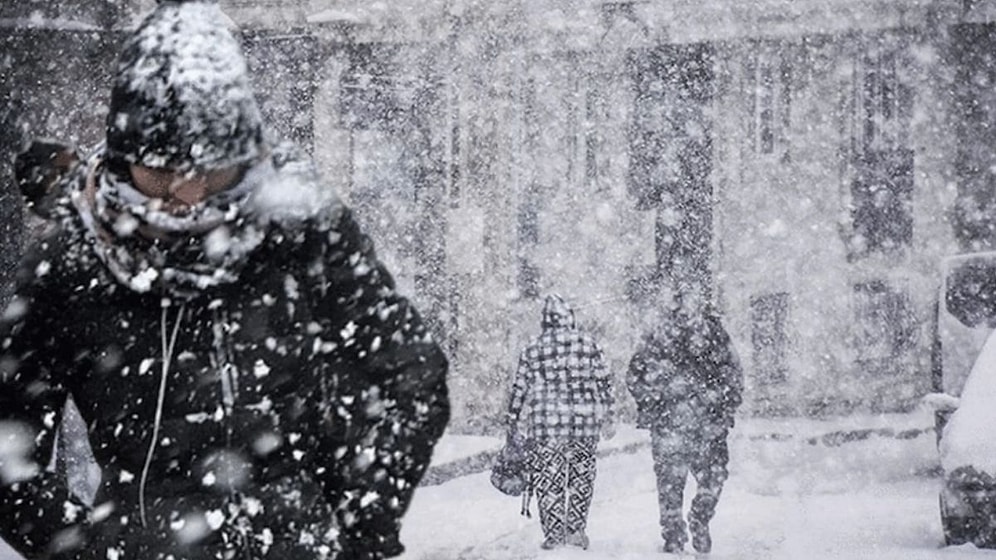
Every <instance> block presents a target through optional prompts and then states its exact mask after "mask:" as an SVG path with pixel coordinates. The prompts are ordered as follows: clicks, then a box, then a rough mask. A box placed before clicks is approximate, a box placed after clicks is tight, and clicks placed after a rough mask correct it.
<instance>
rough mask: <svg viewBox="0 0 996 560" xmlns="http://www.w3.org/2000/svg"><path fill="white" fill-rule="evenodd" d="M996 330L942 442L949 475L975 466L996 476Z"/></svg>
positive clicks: (942, 457)
mask: <svg viewBox="0 0 996 560" xmlns="http://www.w3.org/2000/svg"><path fill="white" fill-rule="evenodd" d="M993 426H996V331H993V333H991V334H990V335H989V338H988V339H986V343H985V345H984V346H983V347H982V351H981V352H979V356H978V357H977V358H976V359H975V365H973V366H972V371H971V372H970V373H969V374H968V379H966V381H965V387H964V388H963V389H962V392H961V400H960V403H959V406H958V409H957V410H956V411H955V412H954V414H952V415H951V418H950V419H949V420H948V423H947V425H946V426H945V427H944V434H943V437H942V438H941V443H940V454H941V465H942V466H943V467H944V470H945V472H952V471H954V470H955V469H957V468H958V467H964V466H972V467H975V469H976V470H978V471H981V472H985V473H987V474H989V475H990V476H996V435H994V434H993V431H992V427H993Z"/></svg>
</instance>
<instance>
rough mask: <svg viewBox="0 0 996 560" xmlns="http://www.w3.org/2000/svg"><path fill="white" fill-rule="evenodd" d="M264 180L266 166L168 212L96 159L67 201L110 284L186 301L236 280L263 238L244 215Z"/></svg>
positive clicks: (248, 214)
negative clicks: (188, 205)
mask: <svg viewBox="0 0 996 560" xmlns="http://www.w3.org/2000/svg"><path fill="white" fill-rule="evenodd" d="M272 174H273V167H272V165H271V164H270V163H269V160H266V161H265V162H264V163H260V164H257V165H256V166H254V167H252V168H250V169H249V170H248V171H247V172H246V173H245V175H244V176H243V178H242V179H241V181H240V182H239V183H238V184H237V185H235V186H234V187H232V188H230V189H228V190H226V191H224V192H221V193H218V194H216V195H213V196H211V197H209V198H208V199H206V200H205V201H203V202H201V203H199V204H197V205H195V206H193V207H192V208H190V209H189V210H186V211H184V212H182V213H172V212H167V211H163V210H161V209H159V208H158V207H157V204H156V202H157V201H156V200H153V199H150V198H149V197H147V196H145V195H143V194H142V193H140V192H139V191H138V190H136V189H135V188H134V187H132V186H131V185H130V184H129V183H128V181H127V180H126V179H125V178H123V177H120V176H118V175H117V174H115V173H114V172H112V171H111V170H110V169H108V168H107V166H106V165H104V162H103V160H102V154H98V155H96V156H95V157H94V158H93V159H92V160H91V163H90V166H89V169H88V173H87V176H86V183H85V186H84V188H83V190H81V191H76V192H74V193H73V194H72V202H73V204H74V206H75V207H76V209H77V210H78V212H79V215H80V217H81V218H82V220H83V224H84V226H85V227H86V230H87V233H88V234H89V236H90V237H91V238H92V240H93V243H94V247H95V248H96V252H97V255H98V256H99V257H100V259H101V260H102V261H103V262H104V264H105V265H106V266H107V268H108V270H109V271H110V272H111V274H112V275H113V276H114V278H115V279H117V281H118V282H120V283H121V284H123V285H125V286H127V287H128V288H129V289H131V290H134V291H136V292H140V293H145V292H151V291H153V290H157V291H162V292H163V293H165V294H166V295H169V296H173V297H178V298H182V299H190V298H192V297H194V296H196V295H197V294H198V293H200V292H202V291H203V290H204V289H206V288H210V287H212V286H217V285H220V284H226V283H232V282H235V281H236V280H237V279H238V277H239V273H240V271H241V269H242V267H243V266H244V264H245V262H246V260H247V259H248V256H249V254H250V253H251V252H252V250H253V249H255V248H256V247H258V246H259V244H260V243H261V242H262V240H263V236H264V233H263V230H262V228H261V226H260V225H259V224H258V223H257V222H256V220H255V219H254V217H253V216H252V212H250V211H249V207H250V206H251V204H250V200H251V197H252V195H253V193H254V192H256V190H257V189H258V188H259V186H260V185H261V184H262V183H263V182H264V181H266V180H267V179H268V178H269V177H271V176H272Z"/></svg>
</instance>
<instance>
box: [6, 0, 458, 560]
mask: <svg viewBox="0 0 996 560" xmlns="http://www.w3.org/2000/svg"><path fill="white" fill-rule="evenodd" d="M230 24H231V21H230V20H229V19H227V17H226V16H225V15H224V14H223V13H222V12H221V11H220V9H219V8H218V7H217V6H216V5H215V4H214V3H212V2H198V1H193V2H178V1H169V0H167V1H161V2H160V3H159V4H158V6H157V7H156V8H155V10H154V11H153V12H152V13H151V14H150V15H149V16H148V17H146V18H145V19H144V20H143V22H142V23H141V25H140V26H139V28H138V29H137V31H135V32H134V33H133V34H131V35H130V36H128V37H126V38H125V40H124V50H123V53H122V55H121V58H120V61H119V64H118V67H117V72H116V75H115V78H114V82H113V90H112V93H111V98H110V111H109V114H108V117H107V123H106V143H105V145H103V146H101V147H100V148H98V149H97V150H96V151H95V153H93V154H92V155H91V156H89V157H88V158H87V159H86V161H83V162H79V163H78V164H77V165H69V166H67V167H64V168H59V169H58V170H57V171H58V174H59V175H60V177H61V179H60V180H59V184H58V185H56V186H55V187H54V188H58V189H62V190H61V191H57V192H58V193H59V194H60V196H57V197H56V198H57V199H59V200H54V199H53V200H47V199H46V198H45V197H46V196H47V195H46V194H45V193H42V194H41V195H39V196H41V198H37V199H35V202H37V201H45V202H46V204H47V203H48V202H51V203H52V204H51V205H48V206H46V207H45V208H46V210H45V212H40V213H42V214H46V215H50V216H51V219H52V220H54V221H53V227H51V228H48V229H47V231H46V232H45V233H44V236H43V238H42V239H40V240H39V241H38V242H37V243H35V244H34V245H33V246H32V247H31V248H30V249H29V251H28V254H27V257H26V259H25V261H24V262H23V264H22V266H21V267H20V270H19V273H18V276H17V283H16V290H15V294H14V296H13V298H12V300H11V303H10V305H8V306H7V308H6V311H5V312H4V313H3V315H2V318H0V536H2V537H3V538H4V539H5V540H6V541H7V542H8V543H10V544H11V545H12V546H13V547H14V548H15V549H16V550H18V551H19V552H20V553H21V554H23V555H24V556H26V557H28V558H73V559H80V560H130V559H143V560H144V559H149V560H151V559H157V558H158V559H167V558H170V559H174V560H181V559H185V560H209V559H210V560H217V559H235V558H245V559H250V558H251V559H254V560H257V559H264V558H273V559H279V560H286V559H295V560H307V559H333V558H338V559H346V560H358V559H364V560H373V559H380V558H386V557H392V556H397V555H399V554H400V553H401V552H402V550H403V547H402V545H401V543H400V542H399V538H398V536H399V531H400V527H401V519H402V517H403V515H404V514H405V511H406V510H407V508H408V506H409V504H410V502H411V499H412V496H413V492H414V490H415V488H416V487H417V486H418V484H419V481H420V480H421V478H422V475H423V473H424V471H425V469H426V467H427V466H428V463H429V459H430V456H431V453H432V449H433V446H434V445H435V443H436V441H437V440H438V439H439V437H440V436H441V434H442V432H443V430H444V428H445V426H446V423H447V420H448V418H449V401H448V396H447V387H446V373H447V361H446V358H445V357H444V355H443V354H442V352H441V351H440V348H439V346H438V345H437V344H436V343H435V342H433V340H432V338H431V336H430V335H429V333H428V332H427V329H426V327H425V325H424V323H423V322H422V320H421V318H420V316H419V314H418V312H417V311H416V310H415V309H414V308H413V306H412V305H411V304H410V303H409V301H408V300H407V299H405V298H404V297H403V296H401V295H400V294H399V293H398V292H397V291H396V290H395V286H394V282H393V280H392V278H391V275H390V274H389V273H388V271H387V270H386V269H385V268H384V266H383V265H382V263H381V262H380V261H379V260H378V259H377V257H376V254H375V252H374V249H373V245H372V243H371V241H370V239H369V238H368V237H366V236H365V235H364V234H363V233H362V232H361V231H360V228H359V226H358V225H357V223H356V221H355V220H354V218H353V215H352V213H351V211H350V210H349V209H348V208H347V207H346V206H344V205H343V203H342V202H341V201H340V200H339V198H338V197H337V196H336V195H335V194H334V193H333V192H332V190H331V189H330V187H329V186H328V185H327V184H325V183H324V182H323V181H322V180H321V179H320V177H319V176H318V174H317V173H316V171H315V169H314V166H313V164H312V163H311V161H310V160H309V159H307V158H306V157H305V156H304V155H303V154H302V152H301V151H300V150H298V149H296V148H295V147H294V146H291V145H287V144H277V143H271V142H270V141H269V140H268V138H267V137H266V135H265V134H264V132H263V125H262V119H261V117H260V113H259V110H258V108H257V105H256V100H255V98H254V96H253V93H252V91H251V90H250V88H249V79H248V75H247V66H246V62H245V60H244V57H243V55H242V52H241V47H240V45H239V42H238V40H237V39H236V38H235V37H234V36H233V35H232V32H231V30H230V27H229V26H230ZM34 155H35V156H37V153H36V154H34ZM32 157H34V156H31V157H28V159H27V160H23V162H25V163H27V164H28V165H26V166H25V167H24V168H23V169H27V170H30V169H31V168H32V167H33V166H35V165H39V164H42V163H44V162H40V161H32V160H31V159H32ZM34 159H35V160H37V159H38V158H34ZM23 169H22V170H23ZM32 177H34V178H33V179H32ZM21 178H24V179H25V180H28V181H29V182H32V181H34V182H37V183H38V184H39V185H40V186H41V187H43V188H53V185H51V184H49V183H50V182H51V181H50V180H49V176H48V175H46V174H45V173H34V174H32V173H27V174H26V175H25V176H23V177H21ZM23 186H24V185H22V187H23ZM22 192H25V193H26V194H30V189H27V190H25V189H23V188H22ZM29 198H32V197H30V196H29ZM70 397H71V398H72V400H73V402H75V404H76V405H77V407H78V409H79V412H80V415H81V417H82V418H83V420H84V421H85V426H86V427H87V434H86V435H87V436H88V437H89V440H90V444H91V445H92V449H93V454H94V457H95V459H96V461H97V463H98V464H99V465H100V467H101V469H102V473H101V474H102V477H101V482H100V486H99V488H97V489H96V495H95V497H94V498H93V502H92V504H91V503H86V500H81V499H79V498H78V497H77V496H76V495H74V493H73V492H71V491H70V489H69V488H68V487H67V484H66V481H65V480H64V479H63V478H61V477H59V476H57V474H56V473H52V472H49V471H48V470H47V469H46V467H47V466H48V464H49V461H50V457H51V452H52V449H53V440H54V438H55V436H56V434H57V433H58V429H59V425H60V422H61V420H62V418H61V415H62V411H63V410H64V403H65V402H66V401H67V399H68V398H70Z"/></svg>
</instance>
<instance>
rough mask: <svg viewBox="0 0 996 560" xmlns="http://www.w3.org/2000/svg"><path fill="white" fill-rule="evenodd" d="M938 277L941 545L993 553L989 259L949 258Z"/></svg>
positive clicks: (995, 477) (995, 275)
mask: <svg viewBox="0 0 996 560" xmlns="http://www.w3.org/2000/svg"><path fill="white" fill-rule="evenodd" d="M941 276H942V283H941V289H940V293H939V297H938V305H937V321H936V328H937V331H936V337H935V348H934V350H935V351H934V375H933V377H934V379H933V381H934V390H935V394H934V395H931V403H932V404H933V405H934V407H935V409H936V411H937V416H936V419H937V422H936V427H937V436H938V451H939V453H940V458H941V467H942V468H943V470H944V477H945V484H944V488H943V489H942V490H941V494H940V498H939V500H940V514H941V524H942V526H943V529H944V539H945V542H946V544H948V545H958V544H964V543H973V544H975V545H976V546H978V547H981V548H996V434H994V433H993V430H992V426H994V425H996V334H994V330H993V328H994V326H996V252H985V253H972V254H965V255H958V256H954V257H950V258H948V259H946V260H945V261H944V262H943V263H942V275H941Z"/></svg>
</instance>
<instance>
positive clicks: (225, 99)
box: [107, 0, 263, 170]
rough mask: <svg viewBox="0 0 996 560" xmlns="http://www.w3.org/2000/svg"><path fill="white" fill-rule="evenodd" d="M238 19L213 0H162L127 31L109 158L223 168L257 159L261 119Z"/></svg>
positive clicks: (109, 127) (181, 167)
mask: <svg viewBox="0 0 996 560" xmlns="http://www.w3.org/2000/svg"><path fill="white" fill-rule="evenodd" d="M233 27H234V24H233V23H232V21H231V20H230V19H229V18H228V17H227V16H226V15H225V14H224V13H223V12H222V11H221V9H220V8H219V7H218V6H217V5H216V4H215V3H214V2H213V1H210V0H196V1H179V0H160V2H159V4H158V6H157V7H156V9H155V10H153V11H152V13H151V14H149V15H148V16H147V17H146V18H145V19H144V20H143V21H142V23H141V24H140V25H139V27H138V29H137V30H136V31H135V32H134V33H133V34H132V35H131V36H130V37H128V38H127V40H126V41H125V44H124V50H123V51H122V53H121V57H120V59H119V61H118V67H117V72H116V74H115V77H114V85H113V88H112V90H111V101H110V111H109V113H108V115H107V152H108V156H109V157H111V158H120V159H122V160H124V161H125V162H127V163H137V164H140V165H143V166H146V167H153V168H170V169H178V170H186V169H190V168H198V169H219V168H224V167H231V166H233V165H237V164H242V163H246V162H250V161H252V160H255V159H256V158H257V157H258V156H259V155H260V152H261V151H262V150H263V132H262V129H263V124H262V117H261V115H260V111H259V107H258V106H257V104H256V99H255V96H254V95H253V92H252V89H251V87H250V84H249V76H248V65H247V64H246V60H245V57H244V56H243V53H242V48H241V46H240V44H239V41H238V40H237V39H236V38H235V36H234V35H233V33H232V31H231V30H230V29H231V28H233Z"/></svg>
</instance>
